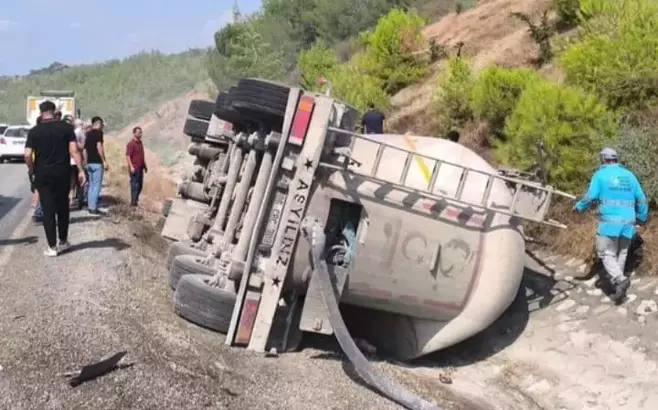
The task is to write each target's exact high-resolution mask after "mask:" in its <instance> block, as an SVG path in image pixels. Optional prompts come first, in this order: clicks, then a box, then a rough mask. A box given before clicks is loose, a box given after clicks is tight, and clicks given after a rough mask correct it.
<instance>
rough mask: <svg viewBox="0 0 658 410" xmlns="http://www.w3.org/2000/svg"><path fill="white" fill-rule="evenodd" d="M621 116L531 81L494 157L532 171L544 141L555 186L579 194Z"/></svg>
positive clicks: (573, 91) (578, 93) (574, 91)
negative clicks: (538, 149) (540, 143)
mask: <svg viewBox="0 0 658 410" xmlns="http://www.w3.org/2000/svg"><path fill="white" fill-rule="evenodd" d="M617 131H618V125H617V117H616V115H615V114H614V113H612V112H611V111H610V110H608V109H607V108H606V107H605V106H603V105H602V104H600V103H599V102H598V100H597V99H596V98H595V97H594V96H591V95H587V94H585V93H584V92H583V91H582V90H580V89H578V88H573V87H562V86H560V85H558V84H556V83H552V82H548V81H537V82H532V83H529V84H528V86H527V87H526V89H525V91H523V93H522V94H521V98H520V99H519V102H518V104H517V106H516V108H515V109H514V112H513V113H512V115H511V116H510V117H509V119H508V121H507V124H506V126H505V134H506V135H507V137H508V141H507V142H506V143H498V144H497V147H496V156H497V158H498V159H499V160H501V161H502V162H504V163H506V164H508V165H514V166H517V167H519V168H528V167H530V166H532V165H534V162H535V160H536V158H537V148H536V144H537V142H538V141H539V140H540V139H541V140H543V142H544V146H545V148H546V150H547V152H548V153H549V156H550V157H549V158H548V161H547V165H548V167H549V173H550V175H551V182H552V183H554V184H556V185H557V186H559V187H560V188H562V189H566V190H570V191H579V190H581V189H583V188H584V187H586V186H587V184H588V182H589V179H590V177H591V172H592V171H593V169H594V168H595V166H596V164H597V159H598V158H597V155H596V153H597V152H598V150H600V149H601V148H602V146H603V145H604V144H605V143H607V142H610V141H611V140H612V139H613V136H615V135H616V134H617Z"/></svg>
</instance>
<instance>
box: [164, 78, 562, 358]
mask: <svg viewBox="0 0 658 410" xmlns="http://www.w3.org/2000/svg"><path fill="white" fill-rule="evenodd" d="M189 115H190V118H188V120H187V122H186V124H185V130H184V131H185V133H186V134H188V135H189V136H191V137H192V144H191V145H190V147H189V153H190V154H191V155H193V156H195V157H196V159H195V165H194V170H193V172H192V173H191V175H190V176H189V177H188V178H187V180H186V181H184V182H183V183H182V184H181V185H180V186H179V196H178V197H177V198H175V199H173V200H172V201H171V202H170V206H169V207H168V208H169V209H168V211H167V219H166V222H165V225H164V228H163V232H162V235H163V236H165V237H166V238H169V239H171V240H174V241H176V242H174V243H173V244H171V246H170V249H169V255H168V259H167V264H168V266H169V268H170V285H171V287H172V288H173V289H175V293H174V305H175V306H174V309H175V311H176V312H177V313H178V314H180V315H181V316H183V317H185V318H187V319H188V320H190V321H192V322H195V323H198V324H200V325H203V326H205V327H208V328H211V329H214V330H217V331H220V332H223V333H226V334H227V338H226V343H227V344H229V345H238V346H246V347H247V348H248V349H252V350H256V351H268V350H270V349H276V350H277V351H286V350H290V349H294V348H295V347H296V346H297V345H298V341H299V339H300V335H301V333H302V332H315V333H323V334H332V333H335V334H336V336H337V337H338V339H339V341H341V335H340V334H339V330H340V332H342V330H343V329H342V327H343V323H342V322H341V321H338V322H336V320H337V319H336V317H335V316H336V315H337V312H338V311H337V309H333V307H332V306H329V305H332V304H333V301H332V300H331V299H332V298H334V297H335V299H337V300H338V301H339V303H340V306H341V309H350V308H351V307H354V308H356V309H358V310H360V313H364V312H365V313H364V314H365V315H367V317H368V320H366V321H363V322H362V323H361V324H360V325H359V331H361V332H367V338H368V340H369V341H370V342H371V343H373V344H374V345H375V346H376V347H378V348H380V349H382V350H385V351H387V352H388V353H391V354H394V355H395V356H397V357H399V358H401V359H412V358H416V357H419V356H422V355H425V354H428V353H431V352H434V351H437V350H440V349H443V348H446V347H448V346H451V345H453V344H455V343H458V342H460V341H462V340H464V339H466V338H468V337H470V336H472V335H474V334H476V333H478V332H480V331H481V330H483V329H485V328H486V327H487V326H489V325H490V324H491V323H492V322H493V321H494V320H495V319H496V318H498V317H499V316H500V315H501V314H502V313H503V311H504V310H505V309H506V308H507V307H508V306H509V305H510V304H511V302H512V300H513V299H514V297H515V296H516V293H517V290H518V288H519V284H520V281H521V276H522V273H523V268H524V250H525V237H524V233H523V223H524V221H529V222H537V223H542V224H547V225H552V226H556V227H560V228H565V226H564V225H563V224H561V223H559V222H557V221H554V220H550V219H548V217H547V214H548V211H549V207H550V203H551V198H552V197H553V196H554V195H560V196H565V197H568V198H572V199H573V196H571V195H569V194H566V193H563V192H560V191H557V190H555V189H553V188H552V187H551V186H549V185H547V184H545V183H542V182H535V181H530V180H527V179H521V178H515V177H510V176H506V175H503V174H501V173H500V172H498V171H497V170H496V169H495V168H493V167H492V166H491V165H489V164H488V163H487V162H486V161H485V160H484V159H482V158H481V157H480V156H478V155H477V154H475V153H474V152H473V151H471V150H469V149H467V148H465V147H463V146H461V145H459V144H457V143H454V142H451V141H448V140H445V139H438V138H430V137H412V136H409V135H391V134H385V135H367V136H366V135H361V134H358V133H356V132H355V129H356V125H357V122H358V119H359V113H358V112H357V110H356V109H355V108H353V107H351V106H349V105H347V104H344V103H342V102H340V101H337V100H335V99H332V98H331V96H330V95H329V92H327V94H326V95H324V94H318V93H313V92H309V91H305V90H302V89H300V88H296V87H288V86H284V85H280V84H275V83H271V82H267V81H263V80H258V79H243V80H241V81H239V82H238V84H237V86H235V87H232V88H230V89H229V90H228V91H226V92H222V93H220V94H219V96H218V97H217V100H216V101H215V102H214V103H213V102H210V101H198V100H196V101H192V103H191V104H190V108H189ZM325 273H326V275H325ZM327 280H329V281H330V282H327ZM327 286H330V289H327ZM338 327H340V328H341V329H338ZM348 337H349V335H348Z"/></svg>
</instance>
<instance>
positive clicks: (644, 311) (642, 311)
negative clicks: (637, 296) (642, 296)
mask: <svg viewBox="0 0 658 410" xmlns="http://www.w3.org/2000/svg"><path fill="white" fill-rule="evenodd" d="M656 312H658V304H656V301H654V300H651V299H649V300H643V301H641V302H640V304H639V305H638V306H637V309H636V310H635V314H636V315H638V316H645V315H650V314H652V313H656Z"/></svg>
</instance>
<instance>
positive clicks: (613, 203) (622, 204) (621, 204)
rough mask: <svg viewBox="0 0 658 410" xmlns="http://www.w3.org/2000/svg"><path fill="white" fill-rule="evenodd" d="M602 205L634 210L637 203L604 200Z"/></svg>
mask: <svg viewBox="0 0 658 410" xmlns="http://www.w3.org/2000/svg"><path fill="white" fill-rule="evenodd" d="M601 205H610V206H618V207H628V208H634V207H635V201H624V200H621V199H602V200H601Z"/></svg>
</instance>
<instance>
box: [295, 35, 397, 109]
mask: <svg viewBox="0 0 658 410" xmlns="http://www.w3.org/2000/svg"><path fill="white" fill-rule="evenodd" d="M359 61H360V55H358V54H357V55H355V56H354V58H353V61H352V62H349V63H346V64H339V62H338V56H337V55H336V52H335V51H333V50H332V49H329V48H327V47H326V46H325V45H324V44H322V43H318V44H316V45H315V46H313V47H312V48H310V49H309V50H306V51H303V52H302V53H301V54H300V56H299V60H298V63H297V68H298V70H299V72H300V74H301V78H302V80H301V82H302V86H303V87H304V88H306V89H308V90H312V91H319V90H320V86H319V84H318V81H317V80H318V78H319V77H325V78H326V79H328V80H329V81H330V82H331V84H332V86H333V88H332V95H333V96H334V97H336V98H338V99H340V100H342V101H345V102H347V103H349V104H351V105H353V106H355V107H356V108H358V109H360V110H361V111H363V110H365V109H366V108H367V106H368V104H370V103H372V104H374V105H375V107H377V108H378V109H380V110H385V109H386V108H388V107H389V97H388V95H387V94H386V92H385V91H384V87H383V82H382V80H380V79H379V78H376V77H373V76H370V75H367V74H365V73H363V72H362V70H361V69H360V65H359Z"/></svg>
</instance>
